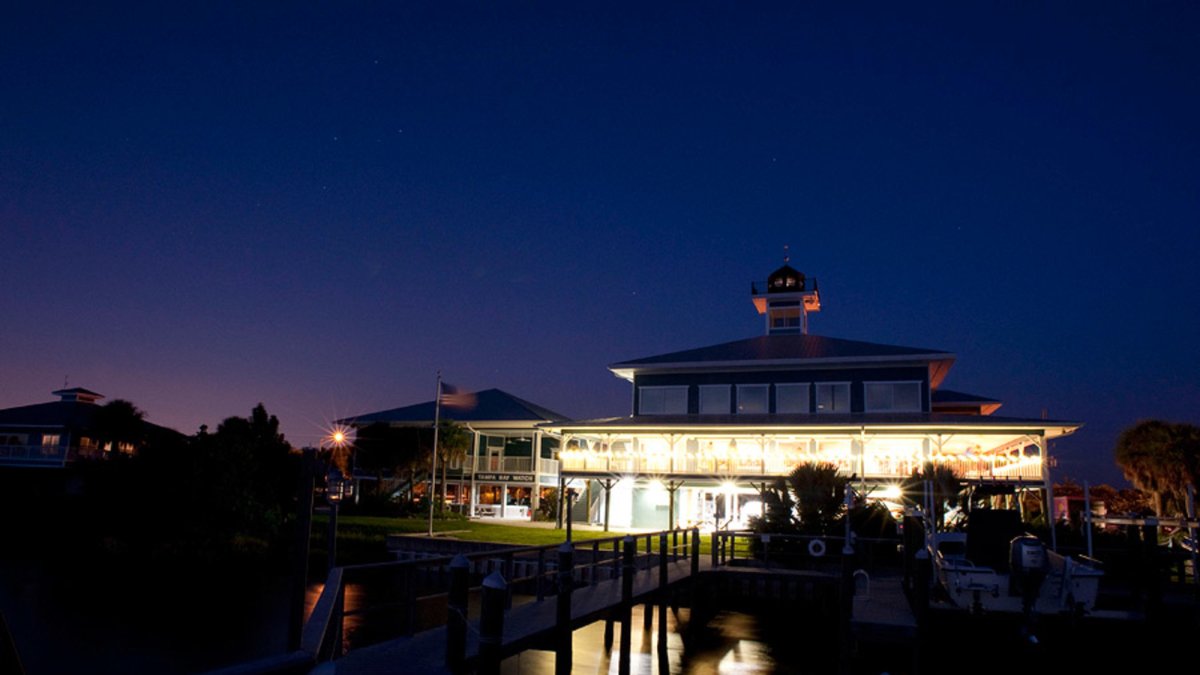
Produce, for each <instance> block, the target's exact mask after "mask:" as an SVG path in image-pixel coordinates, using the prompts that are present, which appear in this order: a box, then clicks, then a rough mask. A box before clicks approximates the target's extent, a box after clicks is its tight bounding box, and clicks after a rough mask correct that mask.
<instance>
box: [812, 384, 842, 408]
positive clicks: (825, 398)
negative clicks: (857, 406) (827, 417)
mask: <svg viewBox="0 0 1200 675" xmlns="http://www.w3.org/2000/svg"><path fill="white" fill-rule="evenodd" d="M817 412H819V413H848V412H850V383H849V382H819V383H817Z"/></svg>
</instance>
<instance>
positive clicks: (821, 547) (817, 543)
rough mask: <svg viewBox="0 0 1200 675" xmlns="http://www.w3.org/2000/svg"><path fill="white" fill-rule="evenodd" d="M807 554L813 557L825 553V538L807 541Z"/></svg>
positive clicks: (818, 556)
mask: <svg viewBox="0 0 1200 675" xmlns="http://www.w3.org/2000/svg"><path fill="white" fill-rule="evenodd" d="M808 554H809V555H811V556H812V557H814V558H820V557H821V556H823V555H825V540H824V539H813V540H812V541H810V542H808Z"/></svg>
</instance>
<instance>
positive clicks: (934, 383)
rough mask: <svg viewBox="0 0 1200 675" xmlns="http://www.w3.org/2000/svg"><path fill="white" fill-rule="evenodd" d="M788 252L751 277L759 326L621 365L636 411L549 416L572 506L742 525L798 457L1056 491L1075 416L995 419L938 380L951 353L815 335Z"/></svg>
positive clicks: (657, 522)
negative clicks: (1053, 460) (934, 470)
mask: <svg viewBox="0 0 1200 675" xmlns="http://www.w3.org/2000/svg"><path fill="white" fill-rule="evenodd" d="M787 262H788V261H787V260H786V259H785V264H784V265H783V266H782V267H780V268H779V269H777V270H775V271H774V272H773V273H771V275H770V276H769V277H767V280H766V281H765V282H753V283H751V285H750V295H751V300H752V301H753V305H754V307H755V309H756V310H757V312H758V313H759V314H760V315H762V316H763V318H764V322H765V331H764V334H762V335H758V336H755V337H749V338H746V339H742V340H735V341H733V342H726V343H722V344H716V345H710V346H704V347H698V348H695V349H687V350H683V351H677V352H671V353H667V354H657V355H654V356H647V357H642V358H634V359H630V360H626V361H620V362H618V363H614V364H612V365H610V366H609V367H608V368H609V370H610V371H611V372H612V374H613V375H615V376H616V377H619V378H621V379H623V380H626V381H627V382H629V385H630V387H631V388H632V397H631V399H632V401H633V409H632V410H631V411H630V414H629V415H627V416H623V417H611V418H603V419H591V420H577V421H571V422H552V423H548V424H544V425H542V429H544V430H545V431H547V432H550V433H553V434H556V435H558V436H559V441H560V443H561V446H560V447H561V451H560V453H559V459H560V463H559V469H560V481H561V484H562V485H563V487H564V488H567V489H569V490H571V491H572V492H573V493H574V494H576V495H577V496H579V497H581V499H580V505H579V506H577V507H576V509H575V510H574V511H573V517H575V518H583V517H586V518H588V519H589V520H590V521H591V522H595V523H600V522H606V523H608V524H609V525H611V526H612V527H616V528H627V527H646V528H658V527H668V526H692V525H697V526H700V527H705V528H736V527H744V526H745V525H746V524H747V521H748V519H749V518H750V517H751V516H755V515H759V514H760V513H761V508H762V502H761V494H762V493H761V491H762V490H763V489H764V488H765V487H766V486H768V485H770V484H771V483H772V482H773V481H774V480H775V479H776V478H779V477H782V476H786V475H787V474H788V473H789V472H790V471H791V470H792V469H793V468H794V467H796V466H797V465H799V464H801V463H805V462H829V463H832V464H834V465H836V466H837V467H838V468H839V470H840V472H841V473H842V474H843V475H845V476H846V477H847V480H850V479H851V477H853V480H854V481H855V482H856V483H861V484H863V485H864V486H866V487H884V488H886V487H888V486H895V485H898V484H899V482H900V481H902V480H903V479H905V478H907V477H909V476H910V475H911V474H912V473H913V471H914V470H919V469H920V467H921V466H922V465H923V464H924V463H926V462H932V463H934V464H940V465H945V466H949V467H952V468H953V469H954V470H955V472H956V473H957V474H958V475H959V476H960V477H961V478H963V479H964V480H967V481H970V482H974V483H988V484H994V485H998V486H1004V487H1005V488H1011V490H1012V491H1029V490H1043V489H1046V490H1048V489H1049V484H1050V483H1049V480H1050V479H1049V472H1048V468H1049V462H1048V453H1047V444H1048V443H1049V442H1050V441H1051V440H1053V439H1055V438H1059V437H1062V436H1066V435H1068V434H1071V433H1073V432H1074V431H1075V430H1076V429H1078V428H1079V426H1080V425H1079V424H1078V423H1075V422H1064V421H1052V420H1045V419H1027V418H1015V417H1003V416H998V415H996V414H995V413H996V411H997V410H998V409H999V408H1000V407H1001V402H1000V401H997V400H994V399H991V398H988V397H986V396H979V395H976V394H969V393H964V392H958V391H951V390H948V389H945V388H943V387H942V383H943V382H944V381H945V380H946V378H947V375H948V374H949V372H950V370H951V367H952V366H953V365H954V361H955V355H954V354H953V353H952V352H950V351H947V350H944V349H933V348H926V347H911V346H899V345H890V344H880V343H874V342H862V341H857V340H846V339H840V338H834V337H827V336H822V335H815V334H812V333H810V332H809V321H810V318H811V315H813V314H816V313H817V312H819V311H820V309H821V298H820V293H819V291H818V286H817V280H816V279H815V278H811V277H806V276H805V275H804V274H803V273H801V272H800V271H798V270H796V269H794V268H792V267H791V266H790V265H789V264H787ZM585 511H586V515H584V512H585Z"/></svg>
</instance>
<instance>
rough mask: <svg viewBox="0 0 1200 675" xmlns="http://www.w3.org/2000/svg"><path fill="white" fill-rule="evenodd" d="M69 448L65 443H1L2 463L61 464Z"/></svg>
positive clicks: (0, 454) (65, 458) (0, 458)
mask: <svg viewBox="0 0 1200 675" xmlns="http://www.w3.org/2000/svg"><path fill="white" fill-rule="evenodd" d="M68 450H69V448H67V447H66V446H64V445H0V464H18V465H21V466H61V465H63V464H65V463H66V461H67V452H68Z"/></svg>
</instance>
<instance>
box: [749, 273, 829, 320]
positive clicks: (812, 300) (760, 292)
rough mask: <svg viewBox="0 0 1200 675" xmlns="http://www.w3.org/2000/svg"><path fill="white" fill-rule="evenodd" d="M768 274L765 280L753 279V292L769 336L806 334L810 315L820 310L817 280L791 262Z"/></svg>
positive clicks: (752, 295)
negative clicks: (755, 280)
mask: <svg viewBox="0 0 1200 675" xmlns="http://www.w3.org/2000/svg"><path fill="white" fill-rule="evenodd" d="M789 262H790V256H788V255H786V254H785V255H784V257H783V267H780V268H779V269H777V270H775V271H774V272H772V273H771V275H770V276H769V277H767V280H766V282H765V283H764V282H751V283H750V295H751V297H752V299H753V300H754V307H755V309H757V310H758V313H759V314H765V315H766V317H767V335H807V334H808V314H809V313H810V312H819V311H821V296H820V294H819V293H818V292H817V280H816V279H815V278H813V279H809V278H807V277H805V276H804V273H803V272H800V271H798V270H796V269H795V268H793V267H792V266H791V265H789V264H788V263H789Z"/></svg>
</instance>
